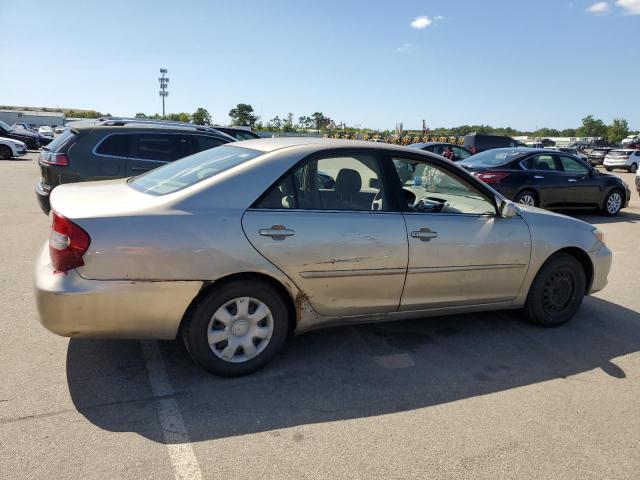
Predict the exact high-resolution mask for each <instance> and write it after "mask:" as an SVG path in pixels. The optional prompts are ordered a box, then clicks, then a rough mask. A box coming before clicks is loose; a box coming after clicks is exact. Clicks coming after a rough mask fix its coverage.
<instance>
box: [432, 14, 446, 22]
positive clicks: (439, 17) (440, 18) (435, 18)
mask: <svg viewBox="0 0 640 480" xmlns="http://www.w3.org/2000/svg"><path fill="white" fill-rule="evenodd" d="M443 18H444V17H443V16H442V15H436V16H435V17H433V19H434V20H436V21H438V20H442V19H443Z"/></svg>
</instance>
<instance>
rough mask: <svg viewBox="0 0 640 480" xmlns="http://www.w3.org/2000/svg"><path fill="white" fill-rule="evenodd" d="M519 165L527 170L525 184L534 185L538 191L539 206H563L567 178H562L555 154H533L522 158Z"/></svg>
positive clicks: (560, 167)
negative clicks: (527, 174) (524, 158)
mask: <svg viewBox="0 0 640 480" xmlns="http://www.w3.org/2000/svg"><path fill="white" fill-rule="evenodd" d="M521 165H522V167H523V168H524V169H525V170H528V171H529V176H528V179H527V185H531V186H533V187H535V189H536V191H537V192H538V195H539V196H540V198H539V206H540V207H543V208H546V207H549V208H553V207H562V206H564V203H565V197H566V194H565V193H566V192H565V190H566V187H567V179H566V178H564V175H563V172H562V166H561V164H560V161H559V160H558V158H557V157H556V155H553V154H547V153H543V154H539V155H533V156H531V157H529V158H527V159H526V160H523V161H522V162H521ZM525 188H526V187H525Z"/></svg>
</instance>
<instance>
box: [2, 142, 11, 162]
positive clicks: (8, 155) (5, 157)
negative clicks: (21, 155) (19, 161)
mask: <svg viewBox="0 0 640 480" xmlns="http://www.w3.org/2000/svg"><path fill="white" fill-rule="evenodd" d="M12 155H13V152H12V151H11V149H10V148H9V147H7V146H6V145H0V159H2V160H9V159H10V158H11V156H12Z"/></svg>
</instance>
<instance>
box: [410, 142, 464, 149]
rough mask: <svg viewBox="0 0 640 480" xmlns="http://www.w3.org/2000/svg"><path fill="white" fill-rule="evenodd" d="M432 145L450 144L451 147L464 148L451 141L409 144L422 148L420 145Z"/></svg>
mask: <svg viewBox="0 0 640 480" xmlns="http://www.w3.org/2000/svg"><path fill="white" fill-rule="evenodd" d="M433 145H451V146H452V147H460V148H464V147H461V146H460V145H456V144H454V143H451V142H418V143H412V144H411V145H409V146H410V147H413V148H422V147H432V146H433Z"/></svg>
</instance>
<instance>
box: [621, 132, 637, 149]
mask: <svg viewBox="0 0 640 480" xmlns="http://www.w3.org/2000/svg"><path fill="white" fill-rule="evenodd" d="M632 145H639V146H640V134H638V133H635V134H634V133H632V134H631V135H628V136H626V137H625V138H624V139H623V140H622V148H631V146H632Z"/></svg>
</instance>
